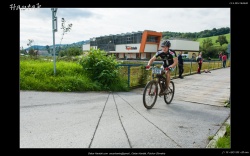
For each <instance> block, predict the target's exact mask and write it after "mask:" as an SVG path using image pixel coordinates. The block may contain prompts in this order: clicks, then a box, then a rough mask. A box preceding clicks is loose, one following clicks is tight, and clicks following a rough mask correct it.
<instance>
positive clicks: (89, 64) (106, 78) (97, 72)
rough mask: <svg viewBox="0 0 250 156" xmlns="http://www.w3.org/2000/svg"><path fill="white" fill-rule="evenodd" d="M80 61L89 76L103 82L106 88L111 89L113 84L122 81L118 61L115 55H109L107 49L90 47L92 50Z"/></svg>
mask: <svg viewBox="0 0 250 156" xmlns="http://www.w3.org/2000/svg"><path fill="white" fill-rule="evenodd" d="M79 63H80V64H81V65H82V67H83V70H84V71H85V73H87V75H88V76H89V78H91V79H92V80H93V81H97V82H99V83H101V84H102V85H103V87H104V89H107V90H110V89H111V88H112V87H111V86H112V84H116V83H119V81H120V80H119V75H118V69H117V65H118V62H117V61H116V59H115V57H114V56H113V55H107V53H106V52H105V51H101V50H100V49H98V50H96V49H90V52H89V53H88V54H87V55H86V56H85V57H83V58H82V59H81V60H80V61H79Z"/></svg>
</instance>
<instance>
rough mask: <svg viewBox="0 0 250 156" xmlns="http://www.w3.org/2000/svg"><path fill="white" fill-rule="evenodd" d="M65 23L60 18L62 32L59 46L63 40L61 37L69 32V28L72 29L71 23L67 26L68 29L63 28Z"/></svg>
mask: <svg viewBox="0 0 250 156" xmlns="http://www.w3.org/2000/svg"><path fill="white" fill-rule="evenodd" d="M65 23H66V20H65V19H64V18H62V27H61V29H62V30H63V33H62V38H61V41H60V44H61V43H62V40H63V36H64V35H65V34H66V33H67V32H69V31H70V30H71V27H72V25H73V24H72V23H70V24H68V27H66V26H65Z"/></svg>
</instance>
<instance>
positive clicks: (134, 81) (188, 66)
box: [118, 61, 230, 88]
mask: <svg viewBox="0 0 250 156" xmlns="http://www.w3.org/2000/svg"><path fill="white" fill-rule="evenodd" d="M146 65H147V64H120V65H118V68H119V73H120V74H121V76H122V77H124V78H125V79H126V81H127V84H128V87H129V88H135V87H140V86H144V85H146V83H147V82H148V81H149V80H151V79H152V74H151V70H149V71H148V70H145V66H146ZM161 65H162V62H161V61H157V62H154V63H153V64H152V66H158V67H160V66H161ZM229 66H230V61H227V63H226V67H229ZM220 68H223V63H222V61H203V63H202V67H201V72H203V71H204V70H205V69H207V70H210V71H211V70H215V69H220ZM197 69H198V63H197V62H195V61H184V72H183V74H182V75H183V76H187V75H192V74H196V73H197ZM178 76H179V69H178V66H176V68H175V70H174V72H171V79H174V78H177V77H178Z"/></svg>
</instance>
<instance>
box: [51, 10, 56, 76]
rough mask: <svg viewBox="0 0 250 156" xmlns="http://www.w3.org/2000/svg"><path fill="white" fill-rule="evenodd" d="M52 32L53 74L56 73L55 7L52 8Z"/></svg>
mask: <svg viewBox="0 0 250 156" xmlns="http://www.w3.org/2000/svg"><path fill="white" fill-rule="evenodd" d="M51 11H52V33H53V54H54V75H56V52H55V32H56V31H57V23H55V22H57V18H56V16H55V15H56V11H57V8H52V9H51Z"/></svg>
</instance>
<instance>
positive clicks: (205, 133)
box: [20, 68, 230, 148]
mask: <svg viewBox="0 0 250 156" xmlns="http://www.w3.org/2000/svg"><path fill="white" fill-rule="evenodd" d="M173 81H174V83H175V87H176V94H175V97H174V99H173V101H172V103H171V104H169V105H167V104H165V103H164V100H163V98H158V99H157V102H156V104H155V106H154V107H153V108H152V109H150V110H147V109H146V108H144V106H143V103H142V91H143V88H138V89H134V90H132V91H130V92H81V93H75V92H70V93H59V92H36V91H20V148H206V146H207V145H208V143H209V140H208V138H209V137H210V136H213V135H215V134H216V133H217V131H218V130H219V129H220V127H221V126H222V124H223V123H224V122H225V121H226V120H227V119H228V118H229V117H230V108H227V107H224V102H225V101H226V100H228V99H229V95H230V68H223V69H218V70H213V71H211V73H202V74H195V75H190V76H186V77H185V78H184V79H174V80H173Z"/></svg>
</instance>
